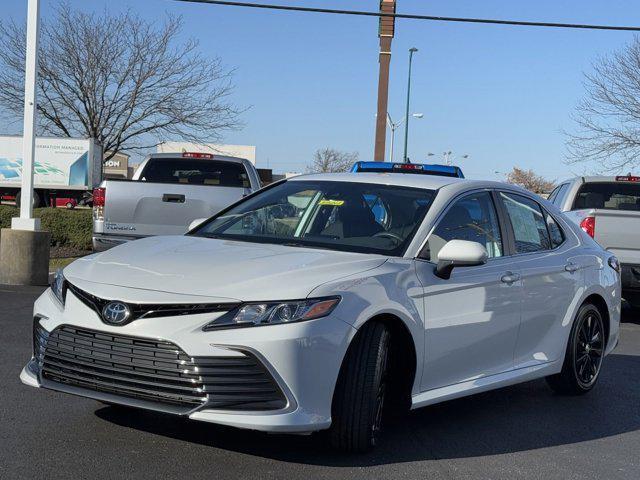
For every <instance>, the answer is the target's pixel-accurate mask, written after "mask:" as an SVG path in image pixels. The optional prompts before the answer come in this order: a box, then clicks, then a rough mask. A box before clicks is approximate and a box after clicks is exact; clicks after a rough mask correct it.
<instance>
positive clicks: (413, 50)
mask: <svg viewBox="0 0 640 480" xmlns="http://www.w3.org/2000/svg"><path fill="white" fill-rule="evenodd" d="M417 51H418V49H417V48H415V47H412V48H410V49H409V80H407V114H406V116H405V119H404V121H405V124H404V156H403V161H404V163H407V162H408V160H409V157H408V155H407V147H408V145H409V104H410V103H411V63H412V62H413V54H414V53H416V52H417Z"/></svg>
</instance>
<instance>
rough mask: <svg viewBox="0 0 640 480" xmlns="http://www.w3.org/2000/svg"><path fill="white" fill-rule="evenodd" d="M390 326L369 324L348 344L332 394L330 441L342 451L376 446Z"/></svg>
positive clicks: (362, 450) (383, 398) (380, 417)
mask: <svg viewBox="0 0 640 480" xmlns="http://www.w3.org/2000/svg"><path fill="white" fill-rule="evenodd" d="M390 338H391V335H390V332H389V329H388V328H387V327H386V326H385V325H384V324H382V323H380V322H372V323H368V324H366V325H365V326H364V327H362V329H361V330H360V331H359V332H358V334H357V336H356V338H355V339H354V340H353V342H352V344H351V345H350V346H349V350H348V351H347V355H346V357H345V360H344V362H343V364H342V368H341V369H340V375H339V377H338V382H337V385H336V390H335V393H334V396H333V405H332V412H331V418H332V423H331V429H330V430H329V438H330V443H331V446H332V447H333V448H335V449H336V450H340V451H342V452H366V451H368V450H370V449H371V448H373V447H374V446H375V444H376V439H377V436H378V434H379V433H380V429H381V427H382V417H383V415H382V412H383V410H384V400H385V393H386V387H387V370H388V369H387V366H388V360H389V341H390Z"/></svg>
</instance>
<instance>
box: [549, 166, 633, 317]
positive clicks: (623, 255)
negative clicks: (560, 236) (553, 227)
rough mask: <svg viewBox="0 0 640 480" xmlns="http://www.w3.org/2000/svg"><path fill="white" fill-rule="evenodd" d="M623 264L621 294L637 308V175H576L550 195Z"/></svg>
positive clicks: (566, 213)
mask: <svg viewBox="0 0 640 480" xmlns="http://www.w3.org/2000/svg"><path fill="white" fill-rule="evenodd" d="M549 200H550V201H551V202H553V203H554V204H555V205H556V206H557V207H558V208H559V209H560V210H562V211H563V212H565V215H566V216H567V217H568V218H570V219H571V220H572V221H574V222H575V223H576V224H578V225H580V227H581V228H582V229H583V230H584V231H585V232H587V233H588V234H589V236H591V237H592V238H594V239H595V240H596V241H597V242H598V243H599V244H600V245H602V247H604V248H605V249H606V250H608V251H610V252H611V253H613V254H614V255H615V256H616V257H618V259H619V260H620V263H621V264H622V296H623V297H624V298H625V300H627V301H628V302H629V303H630V304H631V305H633V306H634V307H636V308H640V177H638V176H633V175H624V176H618V177H577V178H574V179H572V180H567V181H565V182H562V183H561V184H560V185H558V187H556V189H555V190H554V191H553V192H552V193H551V195H550V196H549Z"/></svg>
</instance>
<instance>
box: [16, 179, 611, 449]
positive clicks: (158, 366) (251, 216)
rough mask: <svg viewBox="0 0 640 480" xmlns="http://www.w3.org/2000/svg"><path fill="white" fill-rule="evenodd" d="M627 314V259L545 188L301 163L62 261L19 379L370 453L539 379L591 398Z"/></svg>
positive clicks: (39, 306)
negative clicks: (390, 423) (534, 190)
mask: <svg viewBox="0 0 640 480" xmlns="http://www.w3.org/2000/svg"><path fill="white" fill-rule="evenodd" d="M220 188H223V187H220ZM619 321H620V265H619V263H618V261H617V259H616V258H615V257H614V256H613V255H612V254H611V253H609V252H607V251H605V250H603V249H602V248H601V247H600V246H598V244H597V243H595V242H594V241H593V239H591V238H590V237H589V236H588V235H587V234H586V233H584V232H583V231H582V230H581V229H580V228H579V227H578V226H575V225H574V224H573V223H571V222H568V221H567V220H566V219H565V218H564V216H563V215H562V214H561V213H560V212H559V211H558V210H557V209H556V208H555V207H554V206H553V205H551V204H550V203H548V202H546V201H545V200H543V199H542V198H540V197H538V196H536V195H533V194H531V193H529V192H526V191H525V190H522V189H520V188H518V187H515V186H511V185H506V184H502V183H497V182H484V181H472V180H464V179H460V178H453V177H439V176H433V175H413V174H410V173H409V172H407V173H400V172H391V173H360V172H358V173H345V174H319V175H304V176H300V177H295V178H292V179H289V180H287V181H283V182H280V183H276V184H273V185H271V186H269V187H266V188H263V189H262V190H260V191H258V192H256V193H254V194H252V195H250V196H248V197H246V198H244V199H242V200H241V201H239V202H238V203H236V204H234V205H232V206H230V207H229V208H227V209H225V210H223V211H221V212H220V213H219V214H217V215H215V216H214V217H212V218H209V219H206V220H198V221H196V222H194V223H193V224H192V226H191V229H190V230H189V231H188V232H187V233H186V234H185V235H181V236H164V237H151V238H145V239H141V240H137V241H133V242H129V243H127V244H123V245H120V246H117V247H115V248H113V249H111V250H109V251H106V252H102V253H96V254H93V255H90V256H87V257H85V258H82V259H79V260H77V261H75V262H74V263H72V264H71V265H69V266H68V267H66V268H65V269H64V270H63V271H59V272H58V273H57V274H56V275H55V279H54V281H53V282H52V285H51V288H50V289H48V290H47V291H45V292H44V293H43V294H42V296H41V297H40V298H38V300H37V301H36V303H35V306H34V311H33V357H32V358H31V360H30V361H29V362H28V364H27V365H26V366H25V368H24V369H23V370H22V372H21V375H20V378H21V380H22V381H23V382H24V383H25V384H27V385H30V386H33V387H39V388H42V389H49V390H56V391H59V392H66V393H69V394H74V395H80V396H84V397H89V398H93V399H96V400H99V401H102V402H105V403H110V404H120V405H127V406H130V407H136V408H143V409H150V410H155V411H160V412H166V413H168V414H175V415H183V416H186V417H188V418H190V419H192V420H199V421H204V422H212V423H216V424H224V425H229V426H233V427H239V428H246V429H254V430H261V431H268V432H287V433H310V432H318V431H324V434H325V435H327V438H328V439H329V440H330V442H331V444H332V445H333V446H334V447H335V448H337V449H340V450H344V451H364V450H367V449H369V448H371V447H372V446H373V445H374V444H375V442H376V438H378V436H379V432H380V430H381V427H382V425H383V424H384V420H385V418H386V416H387V415H388V413H389V412H398V411H402V410H406V409H415V408H419V407H423V406H426V405H431V404H434V403H437V402H442V401H445V400H449V399H453V398H457V397H462V396H466V395H471V394H475V393H478V392H482V391H486V390H491V389H496V388H500V387H504V386H507V385H512V384H515V383H519V382H525V381H529V380H532V379H536V378H546V380H547V382H548V384H549V385H550V387H551V388H552V389H553V390H555V391H556V392H559V393H562V394H572V395H576V394H584V393H586V392H588V391H589V390H591V389H592V388H593V387H594V385H595V384H596V382H597V380H598V378H599V376H600V372H601V369H602V365H603V360H604V358H605V356H606V355H607V354H608V353H610V352H611V351H612V350H613V348H614V347H615V346H616V344H617V342H618V335H619V330H618V329H619ZM60 408H64V407H63V406H62V405H61V406H60Z"/></svg>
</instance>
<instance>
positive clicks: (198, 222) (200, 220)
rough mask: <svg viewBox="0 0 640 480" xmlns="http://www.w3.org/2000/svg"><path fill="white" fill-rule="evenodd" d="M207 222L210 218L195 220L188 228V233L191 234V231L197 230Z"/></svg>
mask: <svg viewBox="0 0 640 480" xmlns="http://www.w3.org/2000/svg"><path fill="white" fill-rule="evenodd" d="M207 220H209V219H208V218H196V219H195V220H193V221H192V222H191V223H190V224H189V227H188V228H187V232H190V231H191V230H193V229H194V228H196V227H197V226H198V225H201V224H203V223H204V222H206V221H207Z"/></svg>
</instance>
